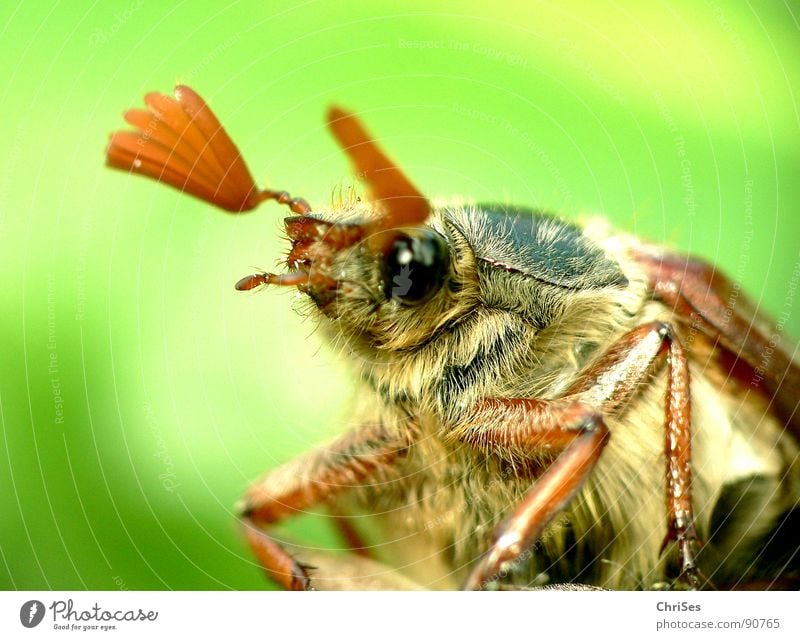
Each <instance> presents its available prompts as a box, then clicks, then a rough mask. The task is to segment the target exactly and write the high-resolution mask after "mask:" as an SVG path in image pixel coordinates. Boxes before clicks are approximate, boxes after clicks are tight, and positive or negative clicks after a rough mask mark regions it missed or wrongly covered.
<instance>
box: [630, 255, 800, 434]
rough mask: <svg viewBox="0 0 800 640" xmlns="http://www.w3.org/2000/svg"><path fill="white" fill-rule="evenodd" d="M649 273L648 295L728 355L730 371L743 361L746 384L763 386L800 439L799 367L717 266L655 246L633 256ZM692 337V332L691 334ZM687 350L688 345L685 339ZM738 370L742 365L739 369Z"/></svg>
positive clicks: (789, 351)
mask: <svg viewBox="0 0 800 640" xmlns="http://www.w3.org/2000/svg"><path fill="white" fill-rule="evenodd" d="M633 257H634V258H635V259H636V261H637V262H638V263H639V264H640V265H642V266H643V267H645V269H646V270H647V272H648V274H649V276H650V288H651V290H652V292H653V297H654V298H656V299H657V300H659V301H661V302H662V303H664V304H665V305H666V306H668V307H669V308H671V309H672V310H673V311H674V312H675V314H676V316H677V317H678V319H679V320H680V321H681V322H684V323H686V324H687V325H689V326H690V327H691V329H692V331H697V330H699V331H700V332H701V333H702V334H703V335H705V336H706V337H708V338H709V339H710V340H711V341H712V344H715V343H718V344H719V346H720V347H722V349H723V350H724V351H725V352H727V353H728V354H729V356H730V357H731V358H732V362H731V363H728V366H729V370H730V371H731V372H732V373H735V372H736V370H737V368H736V365H737V363H740V362H744V363H746V364H747V365H748V369H749V370H747V371H746V373H745V375H746V376H747V379H744V380H743V382H744V384H745V385H746V386H750V387H759V386H763V387H764V388H765V389H766V390H767V392H768V393H769V395H770V396H771V398H772V401H773V403H774V405H775V408H776V409H777V411H778V412H779V414H780V415H781V416H782V417H783V419H784V420H785V421H786V424H787V426H788V428H789V430H790V431H791V432H792V433H793V434H794V436H795V438H797V439H798V440H800V411H799V410H798V398H800V365H798V362H797V361H796V359H794V358H793V356H792V354H791V350H790V348H787V346H786V345H785V344H783V341H782V340H781V339H780V336H779V335H778V333H779V332H777V331H772V329H773V327H771V326H767V324H766V323H765V322H764V321H763V319H760V318H759V315H758V313H757V310H756V309H755V308H754V307H753V305H752V304H751V302H750V301H749V300H747V299H746V298H745V296H744V295H742V294H741V291H740V290H739V289H737V288H736V287H735V286H734V285H733V283H731V281H730V280H728V279H727V278H726V277H725V276H724V275H723V274H722V273H721V272H720V271H719V270H716V269H715V268H714V267H713V266H711V265H708V264H706V263H705V262H702V261H700V260H697V259H695V258H690V257H686V256H680V255H675V254H670V253H664V251H663V250H661V249H659V248H655V247H651V248H645V249H644V250H641V251H639V252H637V253H635V254H634V256H633ZM690 338H691V332H690ZM687 348H688V349H689V350H691V344H689V343H688V342H687ZM739 370H740V371H741V368H739Z"/></svg>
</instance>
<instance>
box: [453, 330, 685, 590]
mask: <svg viewBox="0 0 800 640" xmlns="http://www.w3.org/2000/svg"><path fill="white" fill-rule="evenodd" d="M665 361H666V364H667V369H668V375H667V398H666V400H667V402H666V408H665V427H666V451H665V453H666V458H667V472H666V496H667V514H668V523H667V535H666V538H665V542H664V545H662V549H663V547H664V546H666V545H667V544H669V543H671V542H673V541H675V542H677V543H678V545H679V546H678V552H679V559H680V563H681V579H682V580H683V581H684V582H686V583H687V584H688V585H689V586H690V587H692V588H696V587H697V586H699V583H700V581H699V578H698V574H697V569H696V568H695V565H694V546H695V544H696V542H697V536H696V533H695V530H694V527H693V524H692V523H693V513H692V500H691V466H690V461H691V449H690V423H691V420H690V405H689V369H688V364H687V360H686V357H685V355H684V352H683V349H682V347H681V344H680V341H679V340H678V338H677V336H675V335H674V333H673V331H672V329H671V327H670V326H669V325H668V324H666V323H663V322H651V323H649V324H645V325H642V326H640V327H637V328H635V329H633V330H632V331H630V332H628V333H627V334H625V335H624V336H623V337H622V338H620V339H619V340H618V341H617V342H616V343H615V344H614V345H613V346H612V347H611V348H610V349H609V350H608V351H607V352H606V353H605V354H603V356H601V357H600V358H599V359H598V360H597V361H596V362H595V363H593V364H592V365H591V366H590V367H589V368H588V369H587V370H586V371H585V372H584V374H583V375H582V376H581V377H580V379H579V380H578V382H576V383H575V384H574V385H573V386H572V387H571V388H570V389H568V390H567V392H566V393H565V394H564V396H563V397H562V398H560V399H558V400H533V399H520V398H516V399H504V398H490V399H487V400H484V401H482V402H481V403H479V405H478V406H476V407H475V410H474V412H473V413H472V414H471V416H470V420H469V422H468V424H466V425H465V426H462V427H460V429H459V430H458V432H457V435H458V436H459V437H460V438H461V439H462V440H465V441H466V442H469V443H471V444H473V445H475V446H479V447H501V448H503V449H508V448H515V449H518V450H522V451H527V452H528V453H534V452H538V451H540V450H541V449H542V447H550V448H551V449H556V450H559V449H561V450H562V453H561V455H560V456H559V457H558V459H557V460H556V461H555V462H554V463H553V464H552V465H550V466H549V467H548V468H547V469H546V470H545V471H544V473H543V474H542V475H541V476H540V477H539V479H538V480H537V481H536V483H535V484H534V486H533V488H532V489H531V490H530V492H529V493H528V495H527V496H526V497H525V498H524V499H523V501H522V503H521V504H520V505H519V506H518V507H517V508H516V509H515V510H514V511H513V512H512V514H511V515H510V516H509V517H508V518H507V519H506V520H505V522H504V523H503V524H502V525H501V526H500V528H499V529H498V531H497V532H496V534H495V536H494V539H493V541H492V545H491V547H490V549H489V551H488V552H487V554H486V555H485V556H484V557H483V559H482V560H481V561H480V562H479V564H478V565H477V567H476V568H475V570H474V571H473V572H472V573H471V575H470V577H469V578H468V579H467V582H466V585H465V586H466V588H469V589H475V588H481V587H483V586H486V585H487V584H489V583H490V582H492V581H494V580H495V578H496V576H497V575H498V574H500V573H502V572H503V571H504V570H505V569H507V568H508V567H509V566H510V565H511V563H512V561H513V559H514V558H516V557H518V556H519V555H520V554H522V553H524V552H525V551H526V550H527V549H528V548H529V547H530V546H531V545H532V544H533V543H534V542H536V539H537V538H538V537H539V536H540V535H541V534H542V532H543V531H544V530H545V528H546V527H547V525H548V524H550V522H552V520H553V518H555V516H556V515H558V513H559V512H560V511H561V510H562V509H563V508H564V506H565V505H566V504H567V503H568V502H569V500H570V499H572V497H574V496H575V494H576V493H577V492H578V491H579V489H580V487H581V485H582V483H583V481H584V480H585V479H586V478H587V477H588V475H589V473H590V472H591V470H592V469H593V467H594V465H595V464H596V462H597V460H598V459H599V456H600V453H601V451H602V448H603V447H604V446H605V444H606V442H607V441H608V437H609V434H608V431H607V429H606V427H605V424H604V423H603V419H602V416H603V415H608V414H611V413H613V412H615V411H617V410H619V409H620V408H621V407H623V406H624V405H625V404H626V403H627V402H628V401H629V400H630V399H631V398H632V397H633V395H634V393H635V392H636V390H637V388H639V387H640V385H641V384H646V383H648V382H649V381H650V377H649V376H650V374H651V372H652V371H653V369H654V367H657V366H660V365H663V364H664V362H665Z"/></svg>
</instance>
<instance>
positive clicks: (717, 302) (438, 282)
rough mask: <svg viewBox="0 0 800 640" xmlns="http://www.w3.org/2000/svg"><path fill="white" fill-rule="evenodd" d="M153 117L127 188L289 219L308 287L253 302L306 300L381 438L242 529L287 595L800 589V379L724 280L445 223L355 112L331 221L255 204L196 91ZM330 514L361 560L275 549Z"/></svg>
mask: <svg viewBox="0 0 800 640" xmlns="http://www.w3.org/2000/svg"><path fill="white" fill-rule="evenodd" d="M146 102H147V103H148V107H149V109H150V112H149V114H148V112H142V111H138V110H134V111H129V112H128V113H127V114H126V119H127V120H128V122H130V123H131V124H133V125H134V126H135V127H137V128H138V129H139V130H140V133H138V134H137V133H130V132H118V133H115V134H114V135H113V136H112V139H111V144H110V146H109V149H108V156H107V157H108V162H109V164H110V165H111V166H113V167H116V168H120V169H125V170H129V171H132V172H135V173H140V174H143V175H146V176H149V177H151V178H155V179H157V180H160V181H162V182H166V183H168V184H170V185H172V186H173V187H176V188H179V189H181V190H184V191H186V192H188V193H190V194H191V195H194V196H196V197H198V198H201V199H203V200H205V201H207V202H210V203H212V204H214V205H216V206H218V207H220V208H222V209H225V210H226V211H230V212H233V213H241V212H244V211H249V210H251V209H253V208H255V207H256V206H258V204H259V203H261V202H263V201H265V200H275V201H277V202H279V203H281V204H285V205H287V206H288V207H289V208H290V210H291V211H292V212H293V213H294V214H296V215H294V216H292V217H290V218H287V219H286V221H285V226H286V232H287V235H288V238H289V240H290V241H291V246H290V248H289V252H288V255H287V258H286V265H287V267H288V269H289V271H288V272H287V273H283V274H268V273H258V274H253V275H251V276H248V277H246V278H244V279H242V280H240V281H239V283H237V285H236V288H237V289H240V290H250V289H254V288H256V287H259V286H261V285H277V286H295V287H298V288H299V290H300V291H302V292H304V293H306V294H307V296H308V297H307V303H306V304H307V306H308V309H307V312H308V313H311V314H313V315H315V316H316V317H317V318H318V320H319V323H320V326H321V327H322V328H323V330H324V333H325V334H327V336H328V338H329V340H330V341H331V342H332V343H333V344H334V345H336V347H337V348H338V349H340V350H341V351H342V353H343V354H344V357H345V360H346V361H347V362H348V364H349V367H350V368H351V370H352V375H353V379H354V381H355V384H356V386H357V399H358V403H357V404H358V410H357V414H356V416H355V417H354V421H355V422H356V423H357V424H360V425H361V426H360V427H357V428H354V429H352V430H350V431H348V432H347V433H345V434H343V435H342V436H341V437H340V438H338V439H337V440H335V441H334V442H331V443H329V444H327V445H324V446H322V447H320V448H317V449H315V450H313V451H312V452H310V453H309V454H307V455H305V456H301V457H300V458H298V459H297V460H294V461H291V462H288V463H287V464H286V465H284V466H282V467H280V468H278V469H276V470H273V471H272V472H270V473H268V474H267V475H266V476H265V477H264V478H263V479H262V480H261V481H260V482H258V483H256V484H255V485H254V486H253V487H252V488H251V489H250V491H249V492H248V493H247V495H246V497H245V499H244V500H243V502H242V504H241V505H240V513H241V517H242V520H243V524H244V525H245V526H244V529H245V535H246V537H247V540H248V542H249V544H250V546H251V548H252V550H253V552H254V553H255V555H256V557H257V558H258V560H259V562H260V563H261V565H262V566H263V567H264V569H265V570H266V572H267V574H268V575H269V576H270V577H271V578H272V579H273V580H275V581H276V582H278V583H279V584H280V585H281V586H283V587H285V588H288V589H309V588H356V589H363V588H419V587H428V588H454V587H457V586H462V587H465V588H468V589H485V588H537V587H547V586H552V585H554V586H557V587H561V588H571V587H570V585H582V588H590V587H600V588H618V589H640V588H656V587H689V588H774V587H779V588H786V587H797V586H798V585H800V560H799V559H798V555H799V554H798V553H797V549H798V542H797V541H798V540H800V517H799V516H798V514H800V512H799V511H798V510H797V506H796V505H797V504H798V501H800V477H799V475H800V464H798V441H800V412H798V411H797V409H798V400H800V365H798V363H797V362H796V361H795V360H794V359H793V356H792V355H791V353H792V350H791V348H788V347H785V346H783V345H779V344H777V340H776V339H775V337H774V335H773V334H771V330H770V323H769V321H768V320H767V319H765V318H763V317H762V316H760V315H759V314H757V313H756V312H754V311H753V309H752V306H751V305H750V304H749V303H747V301H745V300H744V297H743V296H740V295H739V292H738V290H736V289H734V288H733V287H732V286H731V283H730V282H729V281H728V280H727V279H726V278H724V276H722V275H721V274H719V273H718V272H717V271H716V270H715V269H713V268H712V267H710V266H709V265H706V264H704V263H702V262H701V261H698V260H695V259H693V258H689V257H685V256H680V255H677V254H674V253H672V252H670V251H669V250H667V249H664V248H660V247H657V246H653V245H650V244H647V243H645V242H643V241H642V240H640V239H638V238H636V237H633V236H629V235H625V234H617V233H614V232H612V231H610V230H609V229H608V228H607V227H606V225H605V224H603V223H601V222H599V221H588V222H587V223H586V224H583V225H580V226H578V225H575V224H573V223H570V222H567V221H565V220H562V219H559V218H558V217H555V216H551V215H548V214H546V213H543V212H541V211H536V210H532V209H525V208H517V207H507V206H503V205H497V204H488V205H471V206H452V207H448V206H440V207H433V206H431V205H430V203H429V202H428V200H427V199H426V198H425V197H424V196H423V195H422V194H421V193H420V192H419V191H418V190H417V189H416V188H415V187H414V186H413V184H412V183H411V182H410V181H409V180H408V178H406V177H405V175H404V174H403V173H402V172H401V171H400V170H399V169H398V168H397V167H396V166H395V165H394V164H393V163H392V162H391V161H390V160H389V159H388V158H387V157H386V156H385V155H384V154H383V152H382V151H381V150H380V149H379V148H378V147H377V145H376V144H375V142H374V140H372V139H371V137H370V136H369V135H368V134H367V132H366V131H365V130H364V129H363V127H362V126H361V124H360V122H359V121H358V120H357V119H356V118H355V116H352V115H350V114H348V113H346V112H344V111H342V110H340V109H331V110H330V111H329V114H328V126H329V128H330V130H331V132H332V133H333V135H334V137H335V138H336V140H337V141H338V142H339V144H340V145H341V147H342V148H343V149H344V150H345V152H346V153H347V154H348V156H349V157H350V159H351V161H352V163H353V165H354V168H355V169H356V170H357V172H358V173H359V175H360V176H362V177H364V179H365V181H366V184H367V187H368V194H369V196H370V198H369V199H368V200H367V201H364V202H362V201H360V200H356V201H352V202H343V203H341V204H340V205H339V206H337V207H335V208H334V209H333V210H331V211H328V212H317V211H315V210H313V211H312V208H311V206H310V205H309V204H308V203H307V202H306V201H305V200H303V199H301V198H293V197H292V196H290V195H289V194H288V193H287V192H285V191H280V190H271V189H266V190H259V189H258V188H257V187H256V186H255V184H254V182H253V179H252V177H251V175H250V173H249V170H248V169H247V167H246V166H245V164H244V162H243V161H242V159H241V157H240V155H239V152H238V150H237V149H236V147H235V145H234V144H233V142H232V141H231V140H230V139H229V138H228V136H227V134H226V133H225V131H224V129H222V127H221V125H220V124H219V122H218V120H217V119H216V117H215V116H214V115H213V113H211V111H210V109H209V108H208V106H207V105H206V104H205V102H204V101H203V100H202V98H200V97H199V96H198V95H197V94H196V93H194V92H193V91H192V90H191V89H189V88H188V87H178V89H177V90H176V98H175V99H172V98H168V97H166V96H161V95H158V94H149V95H148V96H147V97H146ZM148 118H150V119H148ZM770 336H772V337H770ZM322 505H327V506H328V508H329V509H330V510H331V515H332V517H333V522H335V523H336V524H338V525H339V527H340V528H341V530H342V533H343V534H344V537H345V540H346V541H347V543H348V546H349V547H350V548H351V549H352V553H350V554H347V555H345V556H341V555H336V554H329V553H325V552H320V551H314V550H311V549H308V548H304V547H298V546H296V545H294V546H293V545H290V544H289V543H288V542H287V541H285V540H282V539H278V537H277V534H275V533H274V531H273V529H274V526H275V525H277V524H278V523H280V522H281V521H282V520H284V519H285V518H287V517H289V516H291V515H293V514H295V513H297V512H299V511H304V510H306V509H311V508H315V507H318V506H322ZM348 514H350V516H352V515H355V514H368V515H369V520H370V522H371V523H372V524H373V525H376V527H377V528H378V529H379V530H380V533H376V532H375V531H374V530H373V531H372V532H371V536H372V540H373V544H372V545H367V544H366V543H365V542H364V541H363V535H362V534H363V533H364V532H363V531H361V532H360V533H359V532H358V531H357V530H356V529H358V528H361V529H363V527H356V528H354V527H353V526H352V523H353V518H352V517H347V515H348ZM360 521H361V520H360V519H359V522H360ZM365 556H370V557H365ZM312 567H313V568H312Z"/></svg>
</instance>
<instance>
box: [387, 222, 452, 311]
mask: <svg viewBox="0 0 800 640" xmlns="http://www.w3.org/2000/svg"><path fill="white" fill-rule="evenodd" d="M449 255H450V252H449V250H448V248H447V242H446V241H445V239H444V238H443V237H442V236H441V235H439V234H438V233H436V232H435V231H432V230H430V229H420V230H416V229H415V230H413V231H409V232H407V233H401V234H400V235H398V236H397V238H396V239H395V241H394V243H393V244H392V247H391V249H390V250H389V253H388V254H387V256H386V258H385V261H384V274H383V286H384V293H385V294H386V298H387V300H398V301H399V302H402V303H404V304H419V303H421V302H425V301H426V300H428V299H430V298H431V297H432V296H433V295H434V294H435V293H436V292H437V291H438V290H439V289H441V287H442V285H443V284H444V280H445V276H446V274H447V267H448V262H449Z"/></svg>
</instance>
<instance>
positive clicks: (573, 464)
mask: <svg viewBox="0 0 800 640" xmlns="http://www.w3.org/2000/svg"><path fill="white" fill-rule="evenodd" d="M540 406H541V407H542V408H543V409H544V411H550V412H552V415H551V416H549V418H550V419H554V420H559V419H561V418H566V414H570V413H574V414H575V415H576V417H577V420H576V421H574V422H571V423H570V422H568V423H566V424H564V425H563V426H560V427H558V428H556V429H553V430H547V431H543V432H539V433H537V437H536V440H537V443H538V445H539V446H546V445H548V444H552V445H554V446H557V445H561V446H563V445H564V442H565V441H567V440H571V443H570V444H569V445H568V446H567V448H566V450H565V451H564V452H563V453H562V454H561V455H560V456H559V457H558V459H557V460H556V461H555V462H554V463H553V464H552V465H550V466H549V467H548V468H547V471H545V473H544V474H543V475H542V476H541V477H540V478H539V479H538V480H537V482H536V484H535V485H534V488H533V489H532V490H531V491H530V492H529V493H528V495H527V496H525V499H524V500H523V501H522V502H521V503H520V504H519V505H518V506H517V508H516V509H515V510H514V511H513V512H512V514H511V516H510V517H508V518H507V519H506V520H505V522H503V523H502V524H501V525H500V527H499V528H498V530H497V532H496V533H495V536H494V540H493V541H492V544H491V546H490V548H489V551H488V553H486V555H484V557H483V558H482V559H481V560H480V562H479V563H478V564H477V566H476V567H475V568H474V569H473V571H472V573H471V574H470V576H469V577H468V578H467V581H466V583H465V585H464V588H465V589H483V588H485V587H486V586H487V585H488V584H490V583H492V582H495V581H496V580H497V579H498V578H502V577H504V575H505V574H506V573H507V572H508V571H509V570H510V569H511V568H512V567H513V565H514V563H515V562H520V561H522V560H524V559H525V552H526V551H527V549H528V547H530V545H531V543H532V542H535V541H536V540H537V539H538V538H539V536H540V535H541V534H542V532H543V531H544V529H545V527H546V526H547V525H548V524H550V522H551V521H552V520H553V518H555V516H557V515H558V514H559V513H560V512H561V511H562V510H563V509H564V507H565V506H566V505H567V503H568V502H569V501H570V500H571V499H572V498H573V497H574V496H575V494H576V493H577V492H578V490H579V489H580V488H581V486H582V485H583V482H584V481H585V480H586V478H587V477H588V475H589V473H590V472H591V470H592V469H593V468H594V465H595V463H596V462H597V460H598V459H599V457H600V453H601V451H602V450H603V447H604V446H605V445H606V443H607V442H608V437H609V433H608V429H607V428H606V426H605V424H603V419H602V417H601V416H600V415H599V414H598V413H596V412H594V411H592V410H591V409H589V408H588V407H583V406H581V405H579V404H570V405H566V406H562V407H552V406H547V405H545V404H542V405H540Z"/></svg>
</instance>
